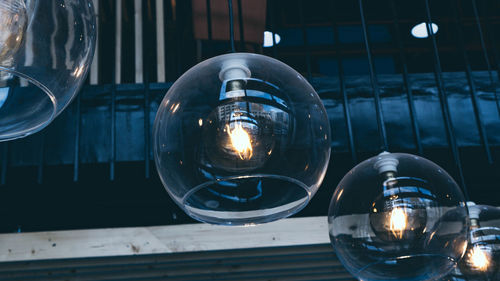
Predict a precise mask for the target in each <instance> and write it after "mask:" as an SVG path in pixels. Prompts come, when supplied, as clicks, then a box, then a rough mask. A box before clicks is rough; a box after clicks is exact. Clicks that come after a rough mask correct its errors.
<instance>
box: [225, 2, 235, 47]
mask: <svg viewBox="0 0 500 281" xmlns="http://www.w3.org/2000/svg"><path fill="white" fill-rule="evenodd" d="M227 6H228V9H229V41H230V44H231V53H235V52H236V49H235V47H234V19H233V1H232V0H228V1H227Z"/></svg>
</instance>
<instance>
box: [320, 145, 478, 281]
mask: <svg viewBox="0 0 500 281" xmlns="http://www.w3.org/2000/svg"><path fill="white" fill-rule="evenodd" d="M328 214H329V215H328V223H329V231H330V239H331V242H332V245H333V246H334V248H335V251H336V254H337V256H338V257H339V259H340V261H341V262H342V264H343V265H344V266H345V267H346V269H347V270H348V271H349V272H350V273H352V274H353V275H354V276H356V277H357V278H358V279H360V280H412V281H413V280H435V279H437V278H440V277H443V276H445V275H446V274H448V273H449V272H450V271H451V270H452V269H453V268H454V267H455V266H456V264H457V262H458V261H459V260H460V258H461V257H462V255H463V254H464V251H465V248H466V245H467V228H468V224H467V222H468V220H467V207H466V205H465V202H464V197H463V195H462V193H461V191H460V189H459V187H458V186H457V184H456V183H455V182H454V181H453V179H452V178H451V177H450V176H449V175H448V174H447V173H446V172H445V171H444V170H443V169H442V168H440V167H439V166H437V165H436V164H434V163H432V162H430V161H429V160H426V159H424V158H422V157H419V156H415V155H410V154H403V153H385V154H381V155H379V156H376V157H373V158H370V159H368V160H366V161H364V162H362V163H360V164H359V165H357V166H356V167H354V168H353V169H352V170H351V171H350V172H349V173H347V175H346V176H345V177H344V178H343V179H342V181H341V182H340V183H339V185H338V187H337V189H336V191H335V193H334V195H333V198H332V201H331V204H330V209H329V213H328Z"/></svg>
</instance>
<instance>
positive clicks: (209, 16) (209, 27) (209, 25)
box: [207, 0, 212, 56]
mask: <svg viewBox="0 0 500 281" xmlns="http://www.w3.org/2000/svg"><path fill="white" fill-rule="evenodd" d="M210 1H211V0H207V31H208V33H207V34H208V48H207V50H208V51H207V53H208V56H211V55H212V8H211V5H210Z"/></svg>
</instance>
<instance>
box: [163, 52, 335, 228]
mask: <svg viewBox="0 0 500 281" xmlns="http://www.w3.org/2000/svg"><path fill="white" fill-rule="evenodd" d="M153 141H154V155H155V161H156V167H157V169H158V173H159V175H160V178H161V180H162V182H163V185H164V186H165V189H166V190H167V191H168V193H169V194H170V196H171V197H172V199H173V200H174V201H175V202H176V203H177V204H178V205H179V206H180V207H181V208H182V209H183V210H184V211H185V212H186V213H187V214H188V215H190V216H191V217H193V218H195V219H197V220H200V221H203V222H207V223H212V224H225V225H253V224H256V223H264V222H270V221H274V220H278V219H281V218H284V217H288V216H290V215H292V214H294V213H296V212H298V211H299V210H301V209H302V208H303V207H304V206H306V205H307V203H308V202H309V200H310V199H311V198H312V196H313V195H314V194H315V193H316V191H317V190H318V188H319V186H320V184H321V182H322V180H323V177H324V175H325V172H326V168H327V166H328V162H329V158H330V125H329V121H328V117H327V114H326V111H325V108H324V107H323V104H322V102H321V100H320V98H319V97H318V95H317V94H316V92H315V91H314V89H313V88H312V86H311V85H310V84H309V83H308V82H307V80H306V79H304V77H302V76H301V75H300V74H299V73H297V72H296V71H295V70H293V69H292V68H290V67H289V66H287V65H285V64H284V63H282V62H280V61H277V60H275V59H272V58H270V57H266V56H262V55H257V54H248V53H232V54H226V55H221V56H217V57H214V58H211V59H209V60H206V61H204V62H201V63H199V64H198V65H196V66H194V67H193V68H191V69H190V70H188V71H187V72H186V73H185V74H183V75H182V76H181V77H180V78H179V79H178V80H177V81H176V82H175V83H174V84H173V85H172V87H171V88H170V90H169V91H168V92H167V94H166V95H165V97H164V99H163V101H162V103H161V105H160V107H159V109H158V113H157V115H156V119H155V124H154V128H153Z"/></svg>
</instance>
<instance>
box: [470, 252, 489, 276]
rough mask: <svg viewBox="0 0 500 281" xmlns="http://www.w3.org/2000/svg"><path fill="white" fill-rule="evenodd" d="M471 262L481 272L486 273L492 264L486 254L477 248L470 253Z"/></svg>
mask: <svg viewBox="0 0 500 281" xmlns="http://www.w3.org/2000/svg"><path fill="white" fill-rule="evenodd" d="M469 260H470V262H471V265H472V266H473V267H474V268H475V269H477V270H480V271H485V270H486V269H488V266H489V264H490V261H489V259H488V256H487V255H486V253H485V252H484V251H483V250H482V249H480V248H477V247H474V248H473V249H472V250H471V251H470V253H469Z"/></svg>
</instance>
